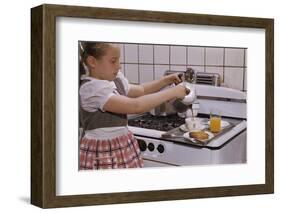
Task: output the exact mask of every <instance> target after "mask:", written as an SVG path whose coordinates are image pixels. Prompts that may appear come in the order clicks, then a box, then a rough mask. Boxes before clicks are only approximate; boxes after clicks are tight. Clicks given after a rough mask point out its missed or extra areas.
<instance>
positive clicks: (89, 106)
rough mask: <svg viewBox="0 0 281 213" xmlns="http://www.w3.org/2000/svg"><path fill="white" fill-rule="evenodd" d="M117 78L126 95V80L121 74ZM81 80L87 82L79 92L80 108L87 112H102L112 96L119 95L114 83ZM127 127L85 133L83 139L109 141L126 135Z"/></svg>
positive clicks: (86, 78) (127, 83)
mask: <svg viewBox="0 0 281 213" xmlns="http://www.w3.org/2000/svg"><path fill="white" fill-rule="evenodd" d="M116 77H117V78H120V79H121V81H122V83H123V85H124V88H125V92H126V95H127V94H128V92H129V89H130V86H129V82H128V80H127V79H126V78H125V76H124V75H123V73H122V72H118V74H117V76H116ZM81 80H89V81H88V82H86V83H84V84H83V85H82V86H81V87H80V90H79V95H80V104H81V107H82V108H83V109H84V110H86V111H88V112H95V111H97V110H99V109H100V110H102V111H104V110H103V107H104V105H105V103H106V102H107V101H108V100H109V98H110V97H111V96H113V95H119V93H118V91H117V87H116V85H115V83H114V81H107V80H99V79H96V78H93V77H82V78H81ZM128 131H129V130H128V127H107V128H99V129H94V130H87V131H85V137H87V138H95V139H110V138H114V137H118V136H121V135H124V134H127V133H128Z"/></svg>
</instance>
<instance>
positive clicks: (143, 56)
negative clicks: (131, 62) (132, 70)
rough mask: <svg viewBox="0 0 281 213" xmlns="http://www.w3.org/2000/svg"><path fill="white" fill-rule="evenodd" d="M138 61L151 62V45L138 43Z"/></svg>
mask: <svg viewBox="0 0 281 213" xmlns="http://www.w3.org/2000/svg"><path fill="white" fill-rule="evenodd" d="M139 63H148V64H153V45H139Z"/></svg>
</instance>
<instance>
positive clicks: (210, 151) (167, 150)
mask: <svg viewBox="0 0 281 213" xmlns="http://www.w3.org/2000/svg"><path fill="white" fill-rule="evenodd" d="M196 86H197V87H198V90H197V100H198V102H199V104H200V109H199V111H198V113H199V114H198V117H202V119H205V120H206V121H207V120H208V116H209V111H208V105H209V104H210V105H212V106H216V107H217V108H220V109H222V111H221V112H222V120H225V121H228V122H229V123H230V124H231V128H229V129H228V130H227V131H225V132H223V133H222V134H220V135H218V136H217V137H214V138H213V139H212V140H210V142H209V143H207V144H204V145H202V144H197V143H192V142H191V141H188V140H186V139H184V138H183V137H163V134H164V135H165V133H167V132H173V131H174V132H176V133H179V132H180V130H179V126H181V125H182V124H184V123H185V121H184V118H181V117H179V116H178V115H177V114H173V115H168V116H153V115H150V114H144V115H138V116H132V117H131V118H130V119H129V129H130V130H131V131H132V132H133V134H134V135H135V137H136V138H137V140H138V142H139V145H140V148H141V151H142V157H143V159H144V165H145V167H159V166H190V165H211V164H234V163H246V159H247V156H246V141H247V131H246V127H247V122H246V119H245V117H246V96H245V94H244V93H243V92H240V91H236V90H232V89H229V88H221V87H214V86H205V85H196ZM209 87H212V88H211V89H212V90H210V88H209ZM206 90H208V91H211V93H208V94H209V95H210V94H211V96H207V95H206V93H205V91H206ZM216 91H217V92H216ZM200 94H201V96H200ZM202 94H204V95H202ZM216 94H219V95H218V97H216ZM239 94H240V96H239ZM237 106H238V109H237ZM232 107H233V110H231V108H232ZM176 135H178V134H176Z"/></svg>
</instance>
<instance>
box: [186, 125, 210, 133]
mask: <svg viewBox="0 0 281 213" xmlns="http://www.w3.org/2000/svg"><path fill="white" fill-rule="evenodd" d="M205 128H206V126H205V125H202V124H201V126H200V128H199V129H196V130H192V131H200V130H202V129H205ZM180 130H182V131H184V132H188V131H189V129H188V128H187V127H186V125H185V124H182V125H180Z"/></svg>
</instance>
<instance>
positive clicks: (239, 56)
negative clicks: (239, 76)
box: [225, 48, 244, 66]
mask: <svg viewBox="0 0 281 213" xmlns="http://www.w3.org/2000/svg"><path fill="white" fill-rule="evenodd" d="M225 65H226V66H244V49H230V48H226V49H225Z"/></svg>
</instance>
